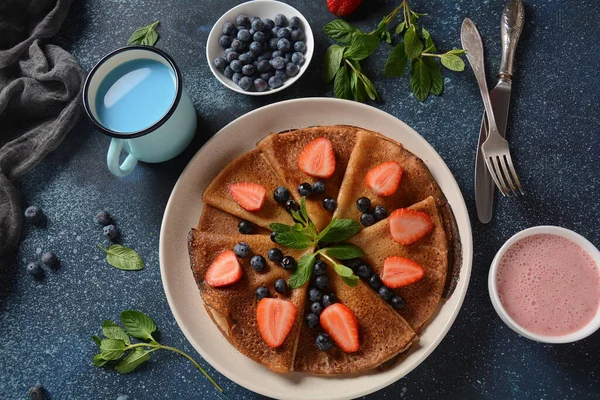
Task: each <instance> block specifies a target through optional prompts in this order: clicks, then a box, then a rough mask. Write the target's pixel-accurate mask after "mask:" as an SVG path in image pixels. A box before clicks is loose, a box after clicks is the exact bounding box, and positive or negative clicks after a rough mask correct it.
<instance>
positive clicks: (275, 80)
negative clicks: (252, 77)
mask: <svg viewBox="0 0 600 400" xmlns="http://www.w3.org/2000/svg"><path fill="white" fill-rule="evenodd" d="M281 85H283V82H281V79H280V78H279V77H277V76H272V77H270V78H269V86H270V87H271V89H277V88H278V87H281Z"/></svg>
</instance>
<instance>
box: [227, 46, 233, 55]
mask: <svg viewBox="0 0 600 400" xmlns="http://www.w3.org/2000/svg"><path fill="white" fill-rule="evenodd" d="M232 51H233V49H232V48H231V47H228V48H226V49H225V55H227V54H229V53H231V52H232Z"/></svg>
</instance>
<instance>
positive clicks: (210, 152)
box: [160, 98, 473, 400]
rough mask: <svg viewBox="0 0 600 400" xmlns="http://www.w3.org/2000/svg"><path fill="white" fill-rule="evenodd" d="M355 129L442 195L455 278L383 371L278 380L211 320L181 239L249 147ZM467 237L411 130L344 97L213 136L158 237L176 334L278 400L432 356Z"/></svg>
mask: <svg viewBox="0 0 600 400" xmlns="http://www.w3.org/2000/svg"><path fill="white" fill-rule="evenodd" d="M335 124H346V125H356V126H360V127H364V128H367V129H371V130H374V131H377V132H380V133H382V134H384V135H386V136H389V137H391V138H393V139H395V140H397V141H399V142H401V143H403V144H404V145H405V147H406V148H407V149H408V150H410V151H412V152H413V153H415V154H416V155H417V156H419V157H420V158H421V159H422V160H423V161H424V162H425V164H426V165H427V166H428V167H429V169H430V170H431V173H432V174H433V177H434V178H435V180H436V181H437V182H438V184H439V185H440V187H441V189H442V191H443V192H444V194H445V195H446V197H447V198H448V201H449V203H450V205H451V206H452V210H453V211H454V215H455V217H456V222H457V224H458V230H459V235H460V240H461V242H462V250H463V260H462V268H461V271H460V279H459V281H458V285H457V287H456V290H455V292H454V294H453V295H452V297H451V298H450V299H449V300H448V301H447V302H446V303H444V304H443V305H442V307H441V309H440V311H439V313H438V314H437V315H436V316H435V317H434V318H433V320H432V321H431V323H430V324H429V326H427V328H426V329H425V331H424V334H423V335H422V336H421V338H420V342H419V344H418V346H413V348H412V349H411V350H410V352H409V354H408V356H407V357H406V358H405V359H404V360H402V361H401V362H399V363H398V364H396V365H395V366H394V367H393V368H391V369H390V370H388V371H385V372H371V373H365V374H358V375H350V376H340V377H317V376H310V375H306V374H301V373H295V372H294V373H291V374H288V375H280V374H276V373H274V372H271V371H269V370H268V369H266V368H265V367H263V366H261V365H260V364H258V363H256V362H254V361H252V360H250V359H249V358H247V357H245V356H243V355H242V354H241V353H239V352H238V351H237V350H236V349H235V348H234V347H233V346H231V345H230V344H229V342H228V341H227V339H225V337H223V335H222V334H221V332H220V331H219V330H218V329H217V327H216V326H215V324H214V323H213V322H212V320H211V319H210V317H209V316H208V314H207V313H206V311H205V310H204V307H203V305H202V299H201V298H200V293H199V292H198V288H197V286H196V282H195V281H194V278H193V276H192V272H191V269H190V262H189V259H188V252H187V235H188V232H189V230H190V229H191V228H192V227H195V226H196V225H197V224H198V220H199V218H200V213H201V211H202V192H203V191H204V188H206V186H207V185H208V184H209V183H210V182H211V181H212V180H213V179H214V178H215V176H216V175H217V174H218V173H219V171H221V170H222V169H223V168H224V167H225V166H226V165H227V164H228V163H229V162H230V161H231V160H233V159H234V158H235V157H237V156H239V155H241V154H242V153H244V152H246V151H248V150H251V149H253V148H254V147H255V145H256V143H257V142H258V141H259V140H260V139H262V138H263V137H264V136H266V135H267V134H269V133H270V132H281V131H284V130H286V129H292V128H303V127H308V126H314V125H335ZM472 256H473V240H472V237H471V225H470V222H469V215H468V213H467V208H466V206H465V202H464V199H463V197H462V194H461V192H460V189H459V188H458V185H457V184H456V181H455V180H454V177H453V176H452V173H451V172H450V170H449V169H448V167H447V166H446V164H445V163H444V161H443V160H442V159H441V158H440V156H439V155H438V154H437V153H436V151H435V150H434V149H433V147H431V146H430V145H429V143H427V141H426V140H425V139H423V138H422V137H421V136H420V135H419V134H418V133H417V132H415V131H414V130H412V129H411V128H410V127H408V125H406V124H405V123H403V122H402V121H400V120H398V119H396V118H395V117H393V116H391V115H389V114H387V113H385V112H383V111H380V110H377V109H376V108H373V107H370V106H367V105H364V104H360V103H356V102H352V101H347V100H338V99H329V98H304V99H297V100H290V101H284V102H280V103H276V104H272V105H269V106H266V107H262V108H259V109H257V110H255V111H252V112H250V113H248V114H246V115H244V116H242V117H240V118H238V119H236V120H235V121H233V122H232V123H230V124H229V125H227V126H226V127H224V128H223V129H221V130H220V131H219V132H218V133H217V134H216V135H215V136H214V137H212V138H211V139H210V140H209V141H208V142H207V143H206V144H205V145H204V146H203V147H202V148H201V149H200V150H199V151H198V153H197V154H196V155H195V156H194V158H193V159H192V160H191V161H190V163H189V164H188V166H187V167H186V169H185V170H184V171H183V173H182V174H181V176H180V177H179V180H178V181H177V184H176V185H175V188H174V189H173V193H171V198H170V199H169V203H168V204H167V208H166V210H165V215H164V218H163V223H162V228H161V232H160V270H161V276H162V281H163V286H164V289H165V294H166V296H167V300H168V302H169V305H170V306H171V310H172V311H173V315H174V316H175V319H176V320H177V323H178V324H179V326H180V327H181V330H182V331H183V333H184V334H185V336H186V337H187V339H188V340H189V341H190V343H191V344H192V345H193V346H194V348H195V349H196V350H197V351H198V352H199V353H200V354H201V355H202V357H203V358H204V359H205V360H206V361H208V362H209V363H210V364H211V365H212V366H213V367H214V368H216V369H217V370H218V371H219V372H221V373H222V374H223V375H225V376H226V377H228V378H229V379H231V380H232V381H234V382H235V383H237V384H239V385H242V386H244V387H245V388H247V389H250V390H252V391H254V392H256V393H260V394H263V395H266V396H270V397H274V398H277V399H307V400H319V399H323V400H335V399H349V398H355V397H359V396H363V395H366V394H369V393H372V392H374V391H376V390H378V389H381V388H383V387H385V386H388V385H390V384H392V383H394V382H396V381H397V380H398V379H400V378H402V377H403V376H405V375H406V374H408V373H409V372H410V371H412V370H413V369H414V368H416V367H417V366H418V365H419V364H420V363H421V362H423V360H425V359H426V358H427V356H429V354H431V352H432V351H433V350H434V349H435V348H436V347H437V345H438V344H439V343H440V341H441V340H442V339H443V338H444V336H445V335H446V333H447V332H448V330H449V329H450V326H452V323H453V322H454V320H455V318H456V315H457V314H458V311H459V310H460V307H461V305H462V302H463V299H464V297H465V294H466V292H467V286H468V283H469V277H470V275H471V262H472Z"/></svg>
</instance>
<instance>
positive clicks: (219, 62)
mask: <svg viewBox="0 0 600 400" xmlns="http://www.w3.org/2000/svg"><path fill="white" fill-rule="evenodd" d="M214 64H215V68H216V69H218V70H219V71H223V70H224V69H225V67H226V66H227V61H226V60H225V58H223V57H217V58H215V62H214Z"/></svg>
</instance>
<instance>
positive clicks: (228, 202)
mask: <svg viewBox="0 0 600 400" xmlns="http://www.w3.org/2000/svg"><path fill="white" fill-rule="evenodd" d="M320 137H325V138H327V139H329V140H330V141H331V143H332V144H333V148H334V151H335V157H336V169H335V172H334V174H333V176H332V177H330V178H328V179H326V180H324V181H325V185H326V192H325V193H324V194H322V195H318V196H311V197H309V198H307V199H306V203H307V211H308V214H309V216H310V217H311V219H312V221H313V222H314V223H315V225H316V227H317V228H318V229H319V230H320V229H322V228H324V227H325V226H327V224H328V223H329V222H330V221H331V219H332V217H334V216H335V217H337V218H350V219H354V220H356V221H358V219H359V217H360V212H359V211H358V210H357V208H356V206H355V202H356V200H357V199H358V198H359V197H368V198H369V199H370V200H371V202H372V203H373V204H374V205H383V206H385V207H386V208H387V210H388V213H391V212H392V211H393V210H395V209H397V208H406V207H407V208H411V209H415V210H418V211H423V212H425V213H427V214H429V215H430V216H431V218H432V221H433V224H434V228H433V230H432V232H431V233H430V234H428V235H427V236H426V237H424V238H422V239H421V240H419V241H418V242H416V243H413V244H411V245H408V246H403V245H401V244H398V243H397V242H395V241H394V240H393V239H392V237H391V235H390V234H389V227H388V220H387V218H386V219H384V220H382V221H379V222H378V223H376V224H374V225H372V226H370V227H367V228H363V229H362V231H361V232H360V233H358V234H357V235H355V236H354V237H352V238H350V239H349V240H348V242H350V243H354V244H356V245H358V246H359V247H360V248H362V249H363V250H364V252H365V253H366V256H365V257H363V258H362V259H363V260H364V261H365V262H367V263H368V264H369V265H371V267H372V269H373V271H374V272H375V273H380V272H381V269H382V268H383V260H384V259H385V258H387V257H390V256H402V257H406V258H409V259H411V260H413V261H415V262H417V263H418V264H420V265H421V266H422V267H423V269H424V270H425V277H424V278H423V279H421V280H420V281H418V282H416V283H414V284H412V285H409V286H405V287H402V288H398V289H395V290H394V291H395V292H396V293H397V294H399V295H400V296H402V297H403V298H404V299H405V301H406V307H405V308H404V309H402V310H401V311H396V310H394V309H393V308H392V307H391V306H390V305H389V304H388V303H386V302H385V301H384V300H383V299H381V297H380V296H379V295H378V294H377V293H376V292H375V291H374V290H372V289H371V288H370V287H369V286H368V285H367V284H365V283H364V282H362V281H360V282H359V284H358V285H357V286H356V287H350V286H348V285H346V284H345V283H344V282H343V281H342V279H341V277H339V276H338V275H337V274H336V273H335V272H334V271H333V268H329V273H328V275H329V278H330V282H331V291H332V292H333V293H335V295H336V296H337V298H338V299H339V302H340V303H342V304H344V305H346V306H347V307H349V308H350V309H351V310H352V311H353V312H354V314H355V315H356V317H357V320H358V325H359V340H360V349H359V350H358V351H357V352H355V353H344V352H343V351H341V350H340V349H338V348H337V347H335V346H334V348H333V349H331V350H330V351H328V352H323V351H319V350H318V349H317V348H316V346H315V344H314V342H315V337H316V335H317V332H316V331H315V330H313V329H310V328H308V326H307V325H306V323H304V316H305V313H306V308H307V303H308V298H307V290H308V283H307V284H305V285H304V286H303V287H301V288H298V289H293V290H289V291H288V293H286V294H285V295H281V294H277V293H276V292H275V291H274V290H273V285H274V282H275V281H276V280H277V279H280V278H283V279H285V280H288V279H289V277H290V275H291V272H289V271H286V270H284V269H283V268H281V267H280V266H279V265H277V264H276V263H273V262H271V261H269V260H268V259H267V268H266V269H265V271H264V272H261V273H257V272H255V271H254V270H253V269H252V268H251V267H250V265H249V263H248V262H247V261H246V260H242V262H241V265H242V269H243V275H242V279H241V280H240V281H238V282H236V283H234V284H232V285H230V286H227V287H221V288H213V287H211V286H209V285H208V284H207V283H206V282H205V281H204V276H205V274H206V271H207V269H208V267H209V266H210V265H211V263H212V262H213V260H214V259H215V258H216V257H217V255H218V254H219V253H220V252H222V251H224V250H231V249H233V247H234V246H235V244H236V243H238V242H246V243H248V244H249V246H250V248H251V249H252V251H253V253H254V254H261V255H263V256H264V255H266V253H267V251H268V249H270V248H272V247H279V248H280V249H281V250H282V251H283V252H284V254H286V255H291V256H293V257H294V258H295V259H296V260H299V259H300V257H301V256H302V255H303V254H305V253H307V252H312V251H313V249H307V250H294V249H289V248H284V247H282V246H279V245H277V244H275V243H273V242H272V241H271V240H270V238H269V236H268V235H269V233H270V230H269V224H271V223H273V222H279V223H283V224H288V225H290V224H293V221H292V217H291V215H290V214H289V213H288V212H287V211H286V210H285V208H284V207H282V206H281V205H279V204H277V203H276V202H275V200H274V199H273V196H272V194H273V192H274V190H275V188H277V187H279V186H285V187H287V188H288V189H289V190H290V193H291V194H292V196H293V197H294V198H295V199H296V200H297V201H299V200H300V195H299V194H298V192H297V190H296V188H297V187H298V185H299V184H300V183H302V182H308V183H311V184H312V183H313V182H314V181H315V180H317V179H315V178H312V177H310V176H308V175H306V174H305V173H304V172H302V171H301V170H300V169H299V168H298V156H299V155H300V153H301V152H302V150H303V149H304V147H305V146H306V145H307V144H308V143H309V142H311V141H312V140H314V139H317V138H320ZM390 160H393V161H397V162H398V163H399V164H400V165H401V166H402V168H403V170H404V172H403V174H402V180H401V183H400V187H399V189H398V191H397V192H396V193H395V194H394V195H392V196H388V197H380V196H377V195H375V194H374V193H373V192H372V191H371V190H369V188H367V186H366V185H365V175H366V173H367V172H368V171H369V170H370V169H371V168H373V167H375V166H377V165H379V164H381V163H382V162H385V161H390ZM236 182H255V183H259V184H261V185H263V186H264V187H265V188H266V189H267V200H266V202H265V204H264V206H263V207H262V208H261V210H260V211H258V212H249V211H246V210H245V209H243V208H242V207H240V206H239V205H238V204H237V203H236V202H235V201H234V200H233V199H232V198H231V196H230V195H229V193H228V186H229V184H231V183H236ZM325 196H331V197H333V198H335V199H337V202H338V206H337V209H336V211H335V213H333V214H332V213H331V212H329V211H326V210H325V209H324V208H323V206H322V199H323V198H324V197H325ZM203 201H204V208H203V211H202V216H201V219H200V223H199V224H198V226H197V227H196V228H194V229H192V230H191V232H190V235H189V244H188V247H189V253H190V259H191V267H192V271H193V273H194V278H195V279H196V282H197V284H198V287H199V288H200V292H201V294H202V299H203V301H204V305H205V308H206V310H207V311H208V313H209V315H210V316H211V318H212V319H213V321H214V322H215V324H216V325H217V326H218V327H219V329H220V330H221V332H222V333H223V335H224V336H225V337H226V338H227V339H228V340H229V342H230V343H231V344H232V345H233V346H235V347H236V348H237V349H238V350H239V351H240V352H242V353H243V354H245V355H246V356H248V357H250V358H251V359H253V360H255V361H257V362H259V363H261V364H263V365H264V366H266V367H267V368H269V369H271V370H273V371H275V372H279V373H286V372H290V371H299V372H306V373H310V374H318V375H326V374H347V373H355V372H361V371H367V370H370V369H373V368H376V367H378V366H380V365H382V364H383V363H385V362H387V361H389V360H392V359H394V358H395V357H397V356H398V355H399V354H401V353H402V352H404V351H405V350H406V349H408V348H409V347H410V346H411V345H412V344H413V343H415V342H416V341H417V340H418V335H419V333H420V332H421V331H422V330H423V329H424V327H425V325H426V324H427V322H428V321H429V320H430V319H431V317H432V315H433V314H434V313H435V312H436V310H437V309H438V307H439V305H440V303H441V302H442V300H443V299H445V298H448V297H449V296H450V295H451V293H452V291H453V288H454V286H455V284H456V278H457V277H458V273H459V271H458V266H459V265H460V243H459V242H458V240H457V238H458V236H457V230H456V223H455V221H454V217H453V215H452V211H451V209H450V207H449V205H448V204H447V202H446V199H445V197H444V195H443V193H442V192H441V190H440V188H439V186H438V185H437V183H436V182H435V180H434V179H433V177H432V176H431V173H430V172H429V170H428V169H427V167H426V166H425V164H424V163H423V161H421V160H420V159H419V158H418V157H416V156H415V155H414V154H412V153H410V152H409V151H407V150H406V149H404V147H403V146H402V145H401V144H400V143H397V142H395V141H393V140H391V139H389V138H387V137H385V136H383V135H381V134H379V133H376V132H372V131H367V130H364V129H361V128H357V127H351V126H320V127H312V128H306V129H298V130H293V131H289V132H284V133H278V134H277V133H273V134H271V135H269V136H267V137H266V138H265V139H263V140H262V141H261V142H259V143H258V145H257V148H256V149H254V150H251V151H249V152H247V153H245V154H244V155H242V156H240V157H239V158H237V159H235V160H234V161H232V162H231V163H230V164H229V165H228V166H227V167H226V168H225V169H224V170H223V171H221V173H220V174H219V175H218V176H217V177H216V178H215V179H214V181H213V182H212V183H211V184H210V186H209V187H208V188H207V189H206V190H205V192H204V196H203ZM242 219H245V220H248V221H250V222H252V223H253V225H254V231H253V234H251V235H241V234H239V233H238V230H237V225H238V223H239V222H240V221H241V220H242ZM260 286H266V287H267V288H269V290H270V291H271V293H272V294H274V295H276V296H278V297H280V298H284V299H286V300H289V301H291V302H292V303H294V304H295V305H296V307H297V310H298V313H297V317H296V322H295V324H294V327H293V328H292V330H291V331H290V333H289V335H288V337H287V338H286V340H285V342H284V344H283V345H282V346H280V347H278V348H276V349H271V348H270V347H269V346H268V345H267V344H266V343H265V342H264V341H263V339H262V337H261V335H260V332H259V330H258V326H257V321H256V308H257V306H258V301H257V300H256V298H255V290H256V289H257V288H258V287H260Z"/></svg>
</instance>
